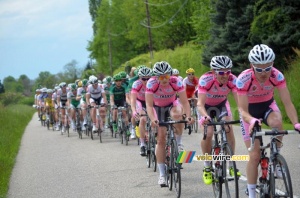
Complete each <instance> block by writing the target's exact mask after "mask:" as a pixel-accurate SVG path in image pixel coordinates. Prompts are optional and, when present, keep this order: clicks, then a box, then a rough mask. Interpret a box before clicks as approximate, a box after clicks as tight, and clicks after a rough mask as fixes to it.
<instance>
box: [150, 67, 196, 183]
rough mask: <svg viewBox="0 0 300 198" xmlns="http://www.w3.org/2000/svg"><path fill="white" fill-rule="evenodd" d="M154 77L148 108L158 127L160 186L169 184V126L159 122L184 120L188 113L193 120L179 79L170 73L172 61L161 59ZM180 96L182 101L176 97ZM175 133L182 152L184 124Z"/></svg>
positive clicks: (190, 120) (179, 125)
mask: <svg viewBox="0 0 300 198" xmlns="http://www.w3.org/2000/svg"><path fill="white" fill-rule="evenodd" d="M152 71H153V74H154V75H155V76H154V77H151V78H150V80H148V82H147V85H146V107H147V113H148V116H149V118H150V120H151V125H152V126H154V127H158V134H157V146H156V148H157V149H156V158H157V166H158V169H159V175H160V176H159V180H158V184H159V185H161V186H162V185H166V180H165V154H166V152H165V146H166V127H164V126H159V122H161V121H167V118H168V117H169V116H170V117H171V118H172V119H173V120H181V119H182V117H183V114H186V116H187V118H188V122H189V124H191V123H192V118H191V114H190V106H189V103H188V100H187V97H186V93H185V91H184V87H183V85H182V81H180V80H179V79H178V78H177V77H175V76H170V75H171V72H172V68H171V66H170V65H169V63H167V62H165V61H162V62H157V63H155V64H154V66H153V70H152ZM177 94H178V95H179V99H180V103H179V101H178V100H177V99H176V95H177ZM174 127H175V133H176V140H177V143H178V150H179V152H180V151H182V150H183V144H182V132H183V124H176V125H174Z"/></svg>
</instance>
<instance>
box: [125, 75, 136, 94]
mask: <svg viewBox="0 0 300 198" xmlns="http://www.w3.org/2000/svg"><path fill="white" fill-rule="evenodd" d="M138 79H139V77H138V76H134V77H132V78H130V79H129V81H128V86H127V87H126V93H130V91H131V89H132V85H133V83H134V82H135V81H137V80H138Z"/></svg>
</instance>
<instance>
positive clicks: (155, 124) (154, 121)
mask: <svg viewBox="0 0 300 198" xmlns="http://www.w3.org/2000/svg"><path fill="white" fill-rule="evenodd" d="M158 123H159V121H158V120H151V126H152V127H159V124H158Z"/></svg>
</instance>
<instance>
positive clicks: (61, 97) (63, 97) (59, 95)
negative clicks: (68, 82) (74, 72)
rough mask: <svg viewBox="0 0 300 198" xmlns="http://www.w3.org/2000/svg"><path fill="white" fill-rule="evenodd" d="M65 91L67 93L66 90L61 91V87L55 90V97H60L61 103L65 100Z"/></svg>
mask: <svg viewBox="0 0 300 198" xmlns="http://www.w3.org/2000/svg"><path fill="white" fill-rule="evenodd" d="M67 93H68V91H66V92H63V91H62V89H59V90H58V91H57V98H60V101H61V102H62V103H66V102H67Z"/></svg>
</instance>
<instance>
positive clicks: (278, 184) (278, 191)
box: [270, 154, 293, 197]
mask: <svg viewBox="0 0 300 198" xmlns="http://www.w3.org/2000/svg"><path fill="white" fill-rule="evenodd" d="M274 170H275V174H274V173H273V174H271V177H270V191H271V192H270V193H271V197H293V187H292V181H291V176H290V171H289V168H288V165H287V163H286V161H285V159H284V158H283V157H282V155H280V154H277V156H276V159H275V163H274Z"/></svg>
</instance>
